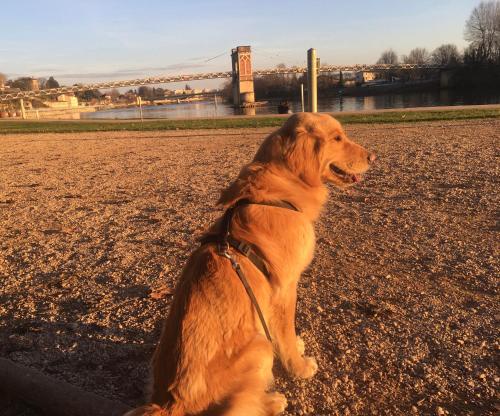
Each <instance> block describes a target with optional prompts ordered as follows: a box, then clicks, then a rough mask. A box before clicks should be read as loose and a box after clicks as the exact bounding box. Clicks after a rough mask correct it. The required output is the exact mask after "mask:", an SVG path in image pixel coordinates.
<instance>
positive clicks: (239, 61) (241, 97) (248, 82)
mask: <svg viewBox="0 0 500 416" xmlns="http://www.w3.org/2000/svg"><path fill="white" fill-rule="evenodd" d="M231 61H232V67H233V103H234V105H235V106H237V107H245V106H248V105H250V106H251V105H252V104H253V103H255V94H254V90H253V74H252V58H251V52H250V46H238V47H236V48H234V49H233V50H232V51H231Z"/></svg>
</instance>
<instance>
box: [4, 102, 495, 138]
mask: <svg viewBox="0 0 500 416" xmlns="http://www.w3.org/2000/svg"><path fill="white" fill-rule="evenodd" d="M330 114H332V116H334V117H335V118H337V119H338V120H339V121H340V122H342V123H343V124H371V123H412V122H423V121H439V120H443V121H446V120H447V121H451V120H473V119H498V118H500V104H486V105H471V106H442V107H415V108H402V109H384V110H370V111H355V112H353V111H346V112H332V113H330ZM289 116H290V115H289V114H273V115H269V114H267V115H255V116H226V117H212V118H190V119H144V121H141V120H140V119H127V120H112V119H104V120H101V119H99V120H96V119H92V120H90V119H86V120H12V119H0V135H6V134H18V133H77V132H90V131H123V130H125V131H155V130H197V129H231V128H261V127H278V126H281V124H282V123H283V119H284V118H286V117H289Z"/></svg>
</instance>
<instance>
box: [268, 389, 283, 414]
mask: <svg viewBox="0 0 500 416" xmlns="http://www.w3.org/2000/svg"><path fill="white" fill-rule="evenodd" d="M286 407H287V401H286V397H285V396H284V395H283V394H281V393H269V394H268V395H267V408H268V411H269V413H268V414H269V415H271V416H277V415H279V414H281V413H283V412H284V411H285V409H286Z"/></svg>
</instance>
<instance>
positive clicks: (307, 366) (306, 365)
mask: <svg viewBox="0 0 500 416" xmlns="http://www.w3.org/2000/svg"><path fill="white" fill-rule="evenodd" d="M317 371H318V363H317V362H316V359H315V358H314V357H303V359H302V363H301V365H300V366H299V367H298V368H296V369H295V371H293V373H294V376H295V377H298V378H304V379H305V378H311V377H312V376H314V375H315V374H316V372H317Z"/></svg>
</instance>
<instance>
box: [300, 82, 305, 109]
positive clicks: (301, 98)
mask: <svg viewBox="0 0 500 416" xmlns="http://www.w3.org/2000/svg"><path fill="white" fill-rule="evenodd" d="M300 103H301V104H302V112H304V111H306V110H305V108H304V84H300Z"/></svg>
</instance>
